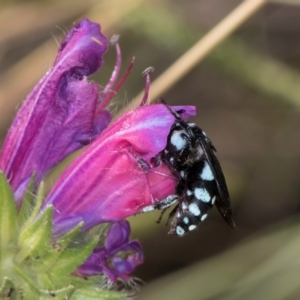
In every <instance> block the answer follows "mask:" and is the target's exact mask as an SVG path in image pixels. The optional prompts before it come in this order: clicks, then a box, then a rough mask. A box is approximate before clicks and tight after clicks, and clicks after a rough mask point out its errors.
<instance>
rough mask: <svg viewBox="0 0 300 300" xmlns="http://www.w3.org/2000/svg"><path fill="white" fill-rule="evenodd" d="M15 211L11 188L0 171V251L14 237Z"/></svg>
mask: <svg viewBox="0 0 300 300" xmlns="http://www.w3.org/2000/svg"><path fill="white" fill-rule="evenodd" d="M16 225H17V209H16V205H15V200H14V195H13V192H12V190H11V187H10V185H9V183H8V181H7V179H6V177H5V175H4V174H3V172H1V171H0V251H1V257H2V252H3V249H6V248H7V245H8V244H9V242H10V241H11V239H12V238H14V237H15V236H16Z"/></svg>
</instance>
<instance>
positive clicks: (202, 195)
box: [194, 188, 210, 203]
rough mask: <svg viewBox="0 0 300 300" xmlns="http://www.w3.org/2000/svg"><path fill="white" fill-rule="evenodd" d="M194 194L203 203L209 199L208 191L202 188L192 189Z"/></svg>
mask: <svg viewBox="0 0 300 300" xmlns="http://www.w3.org/2000/svg"><path fill="white" fill-rule="evenodd" d="M194 193H195V196H196V198H197V199H198V200H200V201H203V202H205V203H207V202H209V201H210V195H209V193H208V191H207V190H206V189H204V188H195V190H194Z"/></svg>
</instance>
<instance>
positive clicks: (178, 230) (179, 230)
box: [176, 226, 185, 235]
mask: <svg viewBox="0 0 300 300" xmlns="http://www.w3.org/2000/svg"><path fill="white" fill-rule="evenodd" d="M176 233H177V234H178V235H183V234H184V233H185V231H184V229H183V228H182V227H181V226H177V227H176Z"/></svg>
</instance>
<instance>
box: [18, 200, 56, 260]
mask: <svg viewBox="0 0 300 300" xmlns="http://www.w3.org/2000/svg"><path fill="white" fill-rule="evenodd" d="M52 215H53V206H51V205H49V206H47V207H46V209H45V210H44V211H43V213H42V214H41V215H40V216H39V217H38V218H37V219H34V220H32V221H31V222H26V223H25V224H24V226H23V227H22V229H21V231H20V234H19V240H18V246H19V253H18V255H17V257H16V261H17V262H18V263H20V262H22V261H23V260H24V259H26V258H28V257H32V258H33V257H38V256H41V255H43V254H45V252H47V251H48V250H49V243H50V238H51V232H52ZM29 219H30V218H29ZM28 221H29V220H28Z"/></svg>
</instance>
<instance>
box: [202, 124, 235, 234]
mask: <svg viewBox="0 0 300 300" xmlns="http://www.w3.org/2000/svg"><path fill="white" fill-rule="evenodd" d="M200 131H201V129H200ZM197 136H198V141H199V143H200V146H201V147H202V149H203V152H204V156H205V158H206V160H207V162H208V164H209V166H210V168H211V171H212V173H213V175H214V177H215V181H216V185H217V188H218V192H219V195H218V196H217V197H216V203H215V204H216V207H217V208H218V210H219V212H220V214H221V215H222V217H223V218H224V220H225V221H226V222H227V223H228V224H229V225H230V226H231V227H233V228H234V227H236V225H235V222H234V220H233V215H232V210H231V205H230V197H229V193H228V189H227V185H226V181H225V177H224V174H223V171H222V169H221V165H220V163H219V160H218V159H217V157H216V154H215V151H216V149H215V147H214V146H213V144H212V143H211V141H210V139H208V138H207V137H206V136H205V134H204V133H203V131H201V133H198V134H197Z"/></svg>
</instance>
